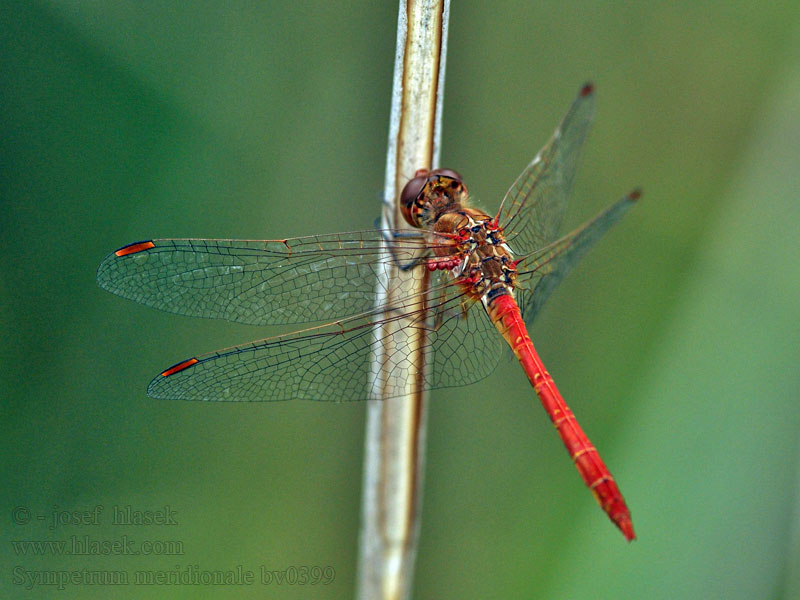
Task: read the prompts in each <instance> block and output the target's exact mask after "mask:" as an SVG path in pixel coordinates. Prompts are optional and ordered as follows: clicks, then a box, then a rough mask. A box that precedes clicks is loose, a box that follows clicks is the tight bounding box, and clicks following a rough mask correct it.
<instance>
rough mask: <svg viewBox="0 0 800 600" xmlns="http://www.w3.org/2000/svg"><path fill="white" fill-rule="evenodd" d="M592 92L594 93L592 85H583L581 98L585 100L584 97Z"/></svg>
mask: <svg viewBox="0 0 800 600" xmlns="http://www.w3.org/2000/svg"><path fill="white" fill-rule="evenodd" d="M593 91H594V84H593V83H587V84H586V85H584V86H583V87H582V88H581V96H582V97H583V98H585V97H586V96H588V95H589V94H591V93H592V92H593Z"/></svg>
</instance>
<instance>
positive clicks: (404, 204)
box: [400, 169, 429, 227]
mask: <svg viewBox="0 0 800 600" xmlns="http://www.w3.org/2000/svg"><path fill="white" fill-rule="evenodd" d="M428 176H429V174H428V171H425V170H422V169H420V170H419V171H417V175H416V176H415V177H414V178H413V179H411V180H410V181H409V182H408V183H407V184H405V186H403V191H402V193H401V194H400V210H401V212H402V213H403V218H404V219H405V220H406V222H408V224H409V225H413V226H415V227H419V223H418V222H417V220H416V218H415V215H414V212H413V210H412V209H413V208H414V202H416V200H417V198H418V197H419V195H420V193H421V192H422V188H424V187H425V184H426V183H427V182H428Z"/></svg>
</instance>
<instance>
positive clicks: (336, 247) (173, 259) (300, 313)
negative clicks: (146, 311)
mask: <svg viewBox="0 0 800 600" xmlns="http://www.w3.org/2000/svg"><path fill="white" fill-rule="evenodd" d="M384 238H387V239H392V242H391V244H388V243H384ZM429 248H430V244H429V243H426V241H425V240H424V239H423V238H421V237H404V238H396V237H394V232H386V231H383V232H381V231H356V232H350V233H342V234H331V235H316V236H309V237H302V238H294V239H287V240H204V239H162V240H149V241H146V242H137V243H135V244H129V245H128V246H125V247H123V248H120V249H119V250H117V251H116V252H113V253H111V254H109V255H108V256H107V257H106V258H105V260H103V262H102V263H101V264H100V266H99V267H98V269H97V282H98V284H99V285H100V287H102V288H104V289H106V290H108V291H110V292H113V293H115V294H118V295H120V296H123V297H125V298H129V299H131V300H135V301H137V302H140V303H142V304H146V305H147V306H152V307H155V308H159V309H161V310H165V311H168V312H172V313H177V314H181V315H188V316H194V317H206V318H219V319H227V320H229V321H236V322H239V323H249V324H253V325H266V324H284V323H301V322H307V321H314V320H316V321H319V320H326V319H335V318H339V317H344V316H347V315H353V314H360V313H363V312H366V311H368V310H370V309H371V308H372V307H373V305H374V302H375V297H376V291H377V288H376V286H377V275H376V273H377V272H378V271H379V270H380V269H383V268H384V267H385V266H386V265H387V264H390V263H393V264H401V265H406V264H411V263H412V262H413V261H414V260H415V259H417V258H419V257H420V256H421V255H423V254H424V253H425V251H426V249H429Z"/></svg>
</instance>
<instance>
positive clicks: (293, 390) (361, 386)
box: [97, 84, 640, 541]
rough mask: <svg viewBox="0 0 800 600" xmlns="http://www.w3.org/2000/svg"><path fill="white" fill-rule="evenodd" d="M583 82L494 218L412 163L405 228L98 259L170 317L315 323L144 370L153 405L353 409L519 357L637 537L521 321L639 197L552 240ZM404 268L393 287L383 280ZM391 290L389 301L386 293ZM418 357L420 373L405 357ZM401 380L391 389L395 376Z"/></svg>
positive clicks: (126, 289)
mask: <svg viewBox="0 0 800 600" xmlns="http://www.w3.org/2000/svg"><path fill="white" fill-rule="evenodd" d="M594 107H595V93H594V87H593V86H592V84H586V85H585V86H584V87H583V88H582V89H581V90H580V92H579V94H578V96H577V98H576V99H575V100H574V102H573V103H572V105H571V107H570V108H569V110H568V112H567V113H566V115H565V116H564V118H563V120H562V121H561V123H560V125H559V126H558V128H557V129H556V131H555V133H554V134H553V136H552V137H551V139H550V140H549V142H548V143H547V144H546V145H545V146H544V148H543V149H542V150H541V151H540V152H539V153H538V154H537V155H536V157H535V158H534V159H533V160H532V161H531V162H530V163H529V164H528V166H527V167H526V168H525V169H524V170H523V171H522V173H521V174H520V175H519V177H518V178H517V179H516V181H515V182H514V183H513V184H512V185H511V187H510V189H509V190H508V192H507V193H506V195H505V197H504V198H503V200H502V202H501V204H500V207H499V210H498V211H497V213H496V214H495V215H494V216H491V215H489V214H487V213H485V212H483V211H482V210H480V209H478V208H476V207H474V206H472V205H471V203H470V201H469V195H468V192H467V187H466V185H465V183H464V181H463V178H462V177H461V175H460V174H459V173H458V172H456V171H454V170H452V169H434V170H427V169H420V170H418V171H417V172H416V173H415V175H414V176H413V177H412V178H411V179H410V180H409V181H408V182H407V183H406V184H405V187H404V188H403V190H402V193H401V195H400V197H399V200H400V207H401V213H402V215H403V217H404V218H405V220H406V221H407V222H408V225H410V226H411V227H412V229H413V230H414V231H416V232H417V233H416V234H414V235H409V229H408V228H406V229H402V230H401V229H377V230H371V231H355V232H348V233H337V234H328V235H312V236H306V237H297V238H287V239H273V240H234V239H152V240H145V241H139V242H135V243H133V244H128V245H127V246H123V247H122V248H120V249H118V250H117V251H115V252H112V253H111V254H109V255H108V256H107V257H106V258H105V259H104V260H103V261H102V263H101V264H100V266H99V268H98V271H97V281H98V283H99V285H100V286H101V287H102V288H104V289H106V290H108V291H110V292H113V293H115V294H118V295H120V296H122V297H125V298H129V299H131V300H135V301H137V302H140V303H142V304H145V305H148V306H152V307H155V308H158V309H161V310H164V311H168V312H171V313H177V314H181V315H188V316H194V317H205V318H218V319H227V320H229V321H234V322H239V323H246V324H253V325H279V324H292V323H308V322H323V324H321V325H313V326H310V327H307V328H305V329H301V330H299V331H295V332H293V333H288V334H283V335H277V336H273V337H268V338H266V339H262V340H258V341H255V342H251V343H248V344H244V345H240V346H235V347H231V348H225V349H222V350H218V351H216V352H211V353H208V354H202V355H198V356H194V357H192V358H189V359H186V360H183V361H181V362H178V363H176V364H175V365H173V366H171V367H169V368H168V369H165V370H164V371H162V372H161V373H160V374H159V375H157V376H156V377H155V378H154V379H153V380H152V381H151V382H150V384H149V386H148V388H147V393H148V395H150V396H152V397H154V398H165V399H179V400H206V401H274V400H289V399H308V400H328V401H351V400H365V399H370V398H388V397H392V396H399V395H401V394H402V393H403V390H404V387H403V384H402V382H407V381H409V379H411V378H414V379H416V380H418V381H419V382H421V386H422V388H423V389H436V388H444V387H451V386H461V385H467V384H470V383H474V382H476V381H479V380H481V379H483V378H484V377H486V376H488V375H489V374H490V373H491V372H492V371H493V370H494V369H495V367H496V366H497V364H498V362H499V361H500V359H501V357H502V356H503V355H504V349H505V350H508V349H509V348H510V350H511V351H512V352H513V354H514V355H515V356H516V358H517V359H518V360H519V362H520V364H521V365H522V368H523V370H524V371H525V374H526V375H527V378H528V379H529V381H530V383H531V384H532V386H533V388H534V390H535V392H536V394H537V396H538V398H539V400H540V401H541V404H542V405H543V406H544V409H545V411H546V412H547V414H548V415H549V417H550V419H551V420H552V422H553V424H554V425H555V428H556V431H557V432H558V434H559V436H560V437H561V440H562V442H563V443H564V445H565V446H566V449H567V451H568V453H569V455H570V458H571V459H572V461H573V463H574V464H575V466H576V467H577V469H578V472H579V473H580V475H581V477H582V478H583V480H584V482H585V484H586V485H587V486H588V487H589V489H590V490H591V492H592V494H593V495H594V497H595V499H596V500H597V502H598V503H599V504H600V506H601V507H602V509H603V510H604V511H605V512H606V514H607V515H608V517H609V518H610V519H611V520H612V521H613V523H614V524H615V525H616V526H617V527H618V528H619V529H620V530H621V532H622V533H623V535H624V536H625V538H626V539H627V540H628V541H630V540H633V539H634V538H635V534H634V530H633V524H632V521H631V516H630V511H629V509H628V507H627V505H626V503H625V500H624V498H623V497H622V494H621V493H620V491H619V488H618V486H617V484H616V482H615V481H614V479H613V477H612V476H611V473H610V472H609V470H608V468H607V467H606V465H605V463H604V462H603V461H602V459H601V458H600V455H599V454H598V451H597V450H596V448H595V447H594V445H593V444H592V442H591V441H590V440H589V438H588V437H587V435H586V434H585V433H584V431H583V429H582V428H581V427H580V425H579V424H578V422H577V420H576V418H575V415H574V414H573V412H572V410H571V409H570V408H569V407H568V406H567V404H566V402H565V401H564V399H563V398H562V396H561V394H560V392H559V391H558V388H557V387H556V385H555V383H554V381H553V378H552V377H551V376H550V374H549V373H548V372H547V370H546V369H545V367H544V365H543V363H542V360H541V358H540V357H539V355H538V353H537V352H536V350H535V349H534V346H533V343H532V342H531V338H530V335H529V334H528V330H527V328H528V327H529V326H530V325H531V324H532V322H533V320H534V318H535V317H536V316H537V315H538V314H539V312H540V309H541V307H542V305H543V303H544V302H545V300H547V298H548V297H549V296H550V295H551V293H552V291H553V290H554V289H555V287H556V286H557V285H558V284H559V282H560V281H561V280H562V279H563V278H564V276H565V275H566V274H567V273H568V272H569V271H570V270H571V268H572V267H573V266H574V265H575V264H576V263H577V261H578V260H579V259H580V258H581V257H582V256H583V255H584V254H585V253H586V251H587V250H588V249H589V248H590V247H591V246H592V245H593V244H594V243H595V242H596V241H597V240H598V239H599V238H600V237H602V236H603V234H605V233H606V231H607V230H608V229H609V228H610V227H611V226H612V225H614V224H615V223H616V222H617V221H619V219H620V218H621V217H622V216H623V214H624V213H625V212H626V211H627V210H628V208H630V206H631V205H633V204H634V203H635V201H636V200H637V199H638V198H639V195H640V193H639V191H638V190H635V191H633V192H631V193H629V194H628V195H627V196H625V197H623V198H622V199H621V200H619V201H617V202H616V203H615V204H612V205H611V206H610V207H608V208H607V209H606V210H605V211H603V212H602V213H600V214H599V215H598V216H597V217H595V218H594V219H593V220H591V221H589V222H587V223H586V224H584V225H582V226H580V227H578V228H577V229H575V230H574V231H572V232H570V233H567V234H566V235H563V236H561V237H558V231H559V228H560V226H561V222H562V219H563V216H564V213H565V210H566V206H567V197H568V192H569V189H570V187H571V184H572V181H573V178H574V175H575V171H576V168H577V164H578V158H579V155H580V152H581V148H582V146H583V144H584V141H585V139H586V136H587V133H588V130H589V127H590V124H591V122H592V120H593V116H594ZM390 268H394V269H399V270H401V271H402V272H403V274H404V277H403V278H401V280H400V283H393V284H392V286H393V287H392V289H391V290H389V289H388V288H387V284H386V282H385V281H384V279H382V277H381V275H382V274H383V273H385V272H386V270H387V269H390ZM389 292H391V293H389ZM413 348H416V349H417V350H418V351H421V352H422V353H423V354H422V356H424V358H425V363H426V365H425V366H423V365H420V364H418V362H419V361H414V360H412V357H411V353H412V349H413ZM393 382H400V383H393Z"/></svg>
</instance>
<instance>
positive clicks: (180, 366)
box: [156, 357, 200, 380]
mask: <svg viewBox="0 0 800 600" xmlns="http://www.w3.org/2000/svg"><path fill="white" fill-rule="evenodd" d="M199 362H200V361H199V360H198V359H197V358H195V357H192V358H188V359H186V360H183V361H181V362H179V363H175V364H174V365H172V366H171V367H170V368H169V369H166V370H165V371H162V372H161V377H169V376H170V375H174V374H175V373H180V372H181V371H183V370H185V369H188V368H189V367H193V366H194V365H196V364H197V363H199ZM156 379H157V380H158V379H159V378H156Z"/></svg>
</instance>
